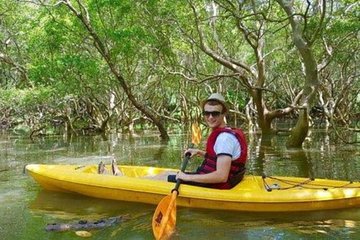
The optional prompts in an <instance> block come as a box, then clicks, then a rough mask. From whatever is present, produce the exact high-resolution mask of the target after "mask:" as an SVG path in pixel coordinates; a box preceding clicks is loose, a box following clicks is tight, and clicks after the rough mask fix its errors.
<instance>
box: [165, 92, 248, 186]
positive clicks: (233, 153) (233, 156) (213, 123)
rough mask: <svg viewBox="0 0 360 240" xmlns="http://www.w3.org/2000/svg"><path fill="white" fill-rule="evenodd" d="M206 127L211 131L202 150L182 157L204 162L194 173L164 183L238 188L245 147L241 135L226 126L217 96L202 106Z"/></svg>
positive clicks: (221, 101) (222, 104)
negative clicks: (200, 157) (177, 182)
mask: <svg viewBox="0 0 360 240" xmlns="http://www.w3.org/2000/svg"><path fill="white" fill-rule="evenodd" d="M202 108H203V114H204V118H205V121H206V123H207V125H208V126H209V127H210V128H211V129H212V132H211V134H210V135H209V137H208V140H207V144H206V150H205V151H203V150H199V149H188V150H187V151H186V152H185V153H190V154H191V157H193V156H195V155H196V156H202V157H204V158H205V159H204V161H203V163H202V164H201V166H200V167H199V168H198V169H197V171H196V172H195V173H183V172H179V173H177V174H176V175H169V176H168V181H170V182H176V180H177V179H181V180H182V182H183V183H185V184H191V185H197V186H203V187H210V188H219V189H229V188H232V187H234V186H235V185H236V184H238V183H239V182H240V181H241V180H242V178H243V175H244V173H245V163H246V160H247V144H246V139H245V136H244V134H243V132H242V131H241V130H240V129H233V128H230V127H227V126H226V122H225V114H226V113H227V111H228V109H227V105H226V103H225V99H224V97H223V96H222V95H221V94H219V93H214V94H211V96H210V97H209V98H208V99H207V100H206V101H204V103H203V104H202Z"/></svg>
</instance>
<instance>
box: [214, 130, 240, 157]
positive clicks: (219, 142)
mask: <svg viewBox="0 0 360 240" xmlns="http://www.w3.org/2000/svg"><path fill="white" fill-rule="evenodd" d="M214 151H215V153H216V155H219V154H225V155H229V156H231V159H232V160H235V159H237V158H239V157H240V154H241V147H240V143H239V141H238V139H237V138H236V136H235V135H234V134H232V133H228V132H222V133H220V134H219V136H218V137H217V138H216V141H215V145H214Z"/></svg>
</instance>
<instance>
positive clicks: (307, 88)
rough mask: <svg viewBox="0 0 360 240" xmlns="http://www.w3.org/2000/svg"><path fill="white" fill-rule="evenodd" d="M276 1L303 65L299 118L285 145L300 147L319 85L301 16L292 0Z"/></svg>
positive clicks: (309, 43)
mask: <svg viewBox="0 0 360 240" xmlns="http://www.w3.org/2000/svg"><path fill="white" fill-rule="evenodd" d="M276 1H277V2H278V3H279V5H280V6H281V7H282V8H283V9H284V11H285V12H286V14H287V16H288V19H289V22H290V25H291V29H292V38H293V41H294V44H295V46H296V48H297V50H298V51H299V53H300V55H301V60H302V64H303V65H304V73H305V84H304V87H303V95H302V98H301V99H300V113H299V118H298V121H297V123H296V125H295V127H294V128H293V130H292V131H291V135H290V137H289V139H288V141H287V144H286V145H287V147H292V148H301V147H302V143H303V142H304V140H305V138H306V136H307V134H308V131H309V110H310V108H311V105H312V104H313V101H314V98H315V93H316V89H317V87H318V85H319V80H318V72H317V63H316V60H315V57H314V55H313V51H312V49H311V44H312V43H311V42H310V41H307V40H306V39H305V38H304V36H303V32H302V29H303V26H302V24H301V17H300V16H299V15H298V14H295V11H294V9H293V4H294V2H289V1H286V2H285V1H284V0H276ZM324 4H325V3H324ZM305 17H306V16H305Z"/></svg>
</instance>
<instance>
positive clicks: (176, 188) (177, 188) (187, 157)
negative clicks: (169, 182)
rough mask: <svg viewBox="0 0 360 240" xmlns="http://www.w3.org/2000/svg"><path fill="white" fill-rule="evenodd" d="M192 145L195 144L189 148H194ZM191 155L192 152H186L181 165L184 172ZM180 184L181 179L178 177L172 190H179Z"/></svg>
mask: <svg viewBox="0 0 360 240" xmlns="http://www.w3.org/2000/svg"><path fill="white" fill-rule="evenodd" d="M192 147H193V144H190V146H189V148H192ZM190 156H191V154H190V153H186V154H185V158H184V161H183V163H182V165H181V171H182V172H184V171H185V169H186V165H187V164H188V162H189V159H190ZM180 184H181V180H180V179H177V180H176V185H175V188H174V189H173V190H172V191H171V192H173V191H177V192H179V187H180Z"/></svg>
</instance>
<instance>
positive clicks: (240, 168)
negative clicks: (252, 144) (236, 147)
mask: <svg viewBox="0 0 360 240" xmlns="http://www.w3.org/2000/svg"><path fill="white" fill-rule="evenodd" d="M223 132H227V133H231V134H233V135H234V136H235V137H236V138H237V140H238V141H239V143H240V148H241V151H240V152H241V153H240V156H239V157H238V158H237V159H234V160H232V161H231V167H230V172H229V176H228V179H227V181H226V182H224V183H215V184H211V185H210V187H212V188H218V189H230V188H232V187H234V186H235V185H236V184H238V183H239V182H240V181H241V180H242V177H243V175H244V173H245V163H246V160H247V144H246V139H245V136H244V133H243V132H242V131H241V130H240V129H236V128H217V129H215V130H213V131H212V132H211V134H210V136H209V137H208V140H207V143H206V155H205V159H204V161H203V162H202V164H201V166H200V167H199V168H198V170H197V173H199V174H206V173H210V172H214V171H215V170H216V161H217V156H216V153H215V151H214V145H215V142H216V139H217V137H218V136H219V134H220V133H223Z"/></svg>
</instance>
